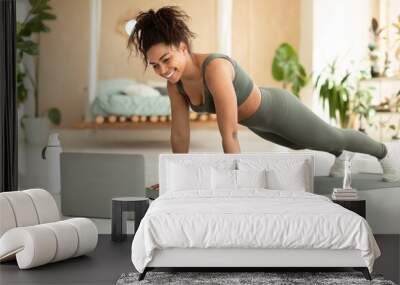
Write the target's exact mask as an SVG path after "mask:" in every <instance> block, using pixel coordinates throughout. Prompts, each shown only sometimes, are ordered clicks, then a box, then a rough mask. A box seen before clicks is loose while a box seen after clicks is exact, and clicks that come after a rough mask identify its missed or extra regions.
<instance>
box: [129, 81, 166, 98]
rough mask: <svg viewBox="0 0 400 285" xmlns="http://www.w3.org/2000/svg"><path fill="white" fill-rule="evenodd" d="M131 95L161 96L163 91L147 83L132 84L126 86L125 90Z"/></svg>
mask: <svg viewBox="0 0 400 285" xmlns="http://www.w3.org/2000/svg"><path fill="white" fill-rule="evenodd" d="M123 92H124V93H126V95H129V96H160V95H161V93H160V91H158V90H157V89H154V88H153V87H150V86H148V85H146V84H140V83H136V84H132V85H128V86H127V87H125V89H124V90H123Z"/></svg>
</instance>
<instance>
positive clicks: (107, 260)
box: [0, 235, 400, 285]
mask: <svg viewBox="0 0 400 285" xmlns="http://www.w3.org/2000/svg"><path fill="white" fill-rule="evenodd" d="M375 238H376V240H377V242H378V244H379V247H380V249H381V251H382V256H381V257H380V258H379V259H377V260H376V263H375V267H374V272H375V273H381V274H383V275H384V276H385V279H389V280H392V281H394V282H395V283H397V284H398V283H399V279H400V276H399V275H400V261H399V260H400V235H376V236H375ZM131 241H132V238H131V237H130V238H128V240H127V241H125V242H121V243H115V242H111V236H109V235H100V236H99V243H98V245H97V248H96V250H95V251H94V252H92V253H91V254H89V255H88V256H82V257H78V258H75V259H70V260H65V261H62V262H58V263H53V264H48V265H45V266H42V267H38V268H35V269H29V270H19V269H18V267H17V265H16V262H8V263H3V264H1V265H0V284H1V285H6V284H7V285H8V284H115V283H116V281H117V280H118V278H119V276H120V275H121V274H122V273H124V272H132V271H134V268H133V265H132V263H131V260H130V246H131Z"/></svg>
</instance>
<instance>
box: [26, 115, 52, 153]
mask: <svg viewBox="0 0 400 285" xmlns="http://www.w3.org/2000/svg"><path fill="white" fill-rule="evenodd" d="M23 123H24V125H25V136H26V141H27V142H28V143H29V144H34V145H43V146H45V145H47V139H48V137H49V133H50V122H49V119H48V118H47V117H39V118H24V119H23Z"/></svg>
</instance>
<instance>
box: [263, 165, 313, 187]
mask: <svg viewBox="0 0 400 285" xmlns="http://www.w3.org/2000/svg"><path fill="white" fill-rule="evenodd" d="M306 168H307V165H306V164H305V163H304V162H303V163H296V164H293V165H291V167H290V169H286V171H285V170H284V169H279V168H273V169H269V170H268V171H267V181H268V189H271V190H288V191H303V192H305V191H306V189H307V188H309V187H308V176H307V172H306V171H305V169H306Z"/></svg>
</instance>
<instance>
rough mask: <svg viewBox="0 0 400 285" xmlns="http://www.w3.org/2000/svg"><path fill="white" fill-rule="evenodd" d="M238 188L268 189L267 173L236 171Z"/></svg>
mask: <svg viewBox="0 0 400 285" xmlns="http://www.w3.org/2000/svg"><path fill="white" fill-rule="evenodd" d="M236 181H237V187H238V188H267V171H266V170H265V169H263V170H240V169H239V170H236Z"/></svg>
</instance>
